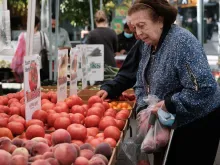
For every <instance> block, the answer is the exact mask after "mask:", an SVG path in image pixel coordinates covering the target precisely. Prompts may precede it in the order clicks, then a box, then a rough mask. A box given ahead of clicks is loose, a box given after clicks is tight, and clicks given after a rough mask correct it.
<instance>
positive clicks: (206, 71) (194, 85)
mask: <svg viewBox="0 0 220 165" xmlns="http://www.w3.org/2000/svg"><path fill="white" fill-rule="evenodd" d="M142 50H143V51H142V59H141V61H140V64H139V68H138V72H137V81H136V84H135V86H134V89H135V93H136V96H137V99H138V100H137V104H138V107H141V106H144V105H145V104H146V103H145V102H144V101H143V98H144V97H146V96H147V95H148V94H153V95H156V96H158V97H159V98H160V99H161V100H165V105H166V107H167V109H168V111H169V112H171V113H173V114H176V120H177V121H176V122H177V126H178V127H179V126H182V125H185V124H188V123H190V122H192V121H194V120H196V119H199V118H201V117H204V116H205V115H207V114H209V113H210V112H212V111H213V110H215V109H216V108H218V107H220V88H219V86H218V85H217V83H216V81H215V79H214V77H213V76H212V73H211V70H210V67H209V64H208V61H207V57H206V55H205V52H204V50H203V47H202V45H201V44H200V42H199V41H198V40H197V39H196V38H195V37H194V36H193V35H192V34H191V33H190V32H189V31H187V30H185V29H183V28H181V27H178V26H177V25H172V27H171V28H170V30H169V32H168V34H167V35H166V37H165V38H164V40H163V42H162V44H161V46H160V48H159V49H158V51H157V52H156V53H155V55H154V60H153V63H152V65H151V68H150V69H151V73H152V74H150V78H148V80H149V82H150V83H149V84H147V82H146V77H147V76H146V72H147V69H146V68H147V65H148V61H149V58H150V55H151V48H150V46H148V45H144V46H143V49H142ZM148 69H149V68H148ZM147 87H149V91H148V89H147Z"/></svg>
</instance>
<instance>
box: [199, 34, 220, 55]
mask: <svg viewBox="0 0 220 165" xmlns="http://www.w3.org/2000/svg"><path fill="white" fill-rule="evenodd" d="M218 42H219V41H218V33H217V32H214V33H213V35H212V39H211V40H207V43H205V44H204V45H203V47H204V49H205V52H206V55H216V56H219V55H220V53H219V52H218V44H219V43H218Z"/></svg>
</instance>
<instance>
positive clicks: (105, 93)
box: [96, 90, 108, 100]
mask: <svg viewBox="0 0 220 165" xmlns="http://www.w3.org/2000/svg"><path fill="white" fill-rule="evenodd" d="M96 96H99V97H101V99H103V100H105V98H106V97H107V96H108V92H106V91H105V90H100V91H98V92H97V93H96Z"/></svg>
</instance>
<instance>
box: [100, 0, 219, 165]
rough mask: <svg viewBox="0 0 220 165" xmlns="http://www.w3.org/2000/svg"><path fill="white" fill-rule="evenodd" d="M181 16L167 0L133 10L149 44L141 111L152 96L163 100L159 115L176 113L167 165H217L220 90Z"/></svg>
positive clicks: (141, 0) (138, 89)
mask: <svg viewBox="0 0 220 165" xmlns="http://www.w3.org/2000/svg"><path fill="white" fill-rule="evenodd" d="M176 14H177V11H176V9H175V8H173V7H172V6H171V5H170V4H169V3H168V2H167V1H166V0H153V1H151V0H137V1H136V2H135V3H134V5H133V6H132V7H131V8H130V9H129V11H128V16H129V19H130V25H131V26H132V28H133V29H134V30H135V32H136V35H137V36H138V38H139V39H140V40H142V41H143V42H144V43H145V44H144V45H143V46H142V52H141V54H142V56H141V59H140V62H139V65H138V71H137V74H136V76H137V77H136V79H137V81H136V84H135V86H134V89H135V93H136V96H137V104H138V107H139V108H138V109H137V110H141V108H140V107H144V106H145V103H144V101H143V98H144V97H145V96H147V95H148V94H152V95H156V96H158V97H159V98H160V99H161V101H160V102H159V103H158V104H157V105H156V106H155V113H157V110H158V109H159V107H161V106H162V110H164V111H168V112H170V113H172V114H176V121H175V124H174V128H175V132H174V135H173V140H172V143H171V148H170V151H169V154H168V160H167V165H186V164H187V165H195V164H202V165H213V163H214V160H215V156H216V152H217V148H218V143H219V137H220V132H219V131H218V130H220V99H219V98H220V88H219V87H218V85H217V83H216V81H215V79H214V77H213V76H212V73H211V70H210V67H209V64H208V62H207V58H206V55H205V52H204V50H203V47H202V45H201V44H200V43H199V41H198V40H197V39H196V38H195V37H194V36H193V35H192V34H191V33H190V32H189V31H187V30H185V29H183V28H180V27H178V26H177V25H174V24H173V22H174V21H175V18H176ZM136 66H137V65H136ZM132 71H133V74H134V70H132ZM117 82H118V81H114V80H113V82H112V83H108V84H105V85H103V86H102V87H101V89H102V90H101V91H99V92H98V93H97V95H99V96H101V97H102V98H105V97H107V96H108V94H109V93H110V94H111V97H112V95H113V92H114V90H115V89H119V88H120V87H119V86H120V85H121V86H122V85H123V83H122V82H120V84H118V83H117ZM126 82H128V81H126V80H124V84H126ZM128 83H129V82H128ZM109 84H110V85H109ZM112 84H114V85H112ZM131 85H133V84H130V86H131ZM127 86H129V85H127ZM123 89H124V88H123ZM116 93H117V92H116ZM117 94H118V93H117ZM204 149H205V150H206V151H207V152H205V151H204Z"/></svg>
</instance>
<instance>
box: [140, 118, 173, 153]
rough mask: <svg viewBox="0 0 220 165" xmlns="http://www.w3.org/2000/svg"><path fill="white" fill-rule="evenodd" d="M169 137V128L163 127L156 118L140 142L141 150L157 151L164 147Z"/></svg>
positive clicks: (147, 151)
mask: <svg viewBox="0 0 220 165" xmlns="http://www.w3.org/2000/svg"><path fill="white" fill-rule="evenodd" d="M169 138H170V130H169V129H168V128H166V127H163V126H162V125H161V124H160V122H159V120H158V119H156V121H155V124H154V125H151V127H150V129H149V131H148V132H147V135H146V137H145V138H144V141H143V142H142V144H141V151H142V152H146V153H148V154H150V153H154V152H158V151H160V149H161V148H162V147H165V146H166V145H167V143H168V141H169Z"/></svg>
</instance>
